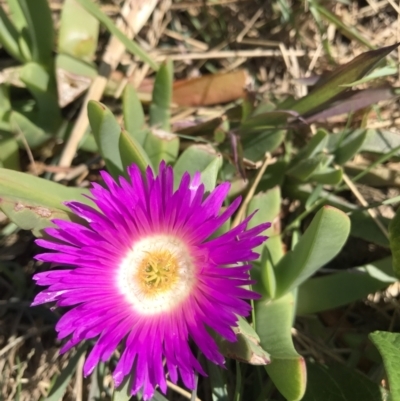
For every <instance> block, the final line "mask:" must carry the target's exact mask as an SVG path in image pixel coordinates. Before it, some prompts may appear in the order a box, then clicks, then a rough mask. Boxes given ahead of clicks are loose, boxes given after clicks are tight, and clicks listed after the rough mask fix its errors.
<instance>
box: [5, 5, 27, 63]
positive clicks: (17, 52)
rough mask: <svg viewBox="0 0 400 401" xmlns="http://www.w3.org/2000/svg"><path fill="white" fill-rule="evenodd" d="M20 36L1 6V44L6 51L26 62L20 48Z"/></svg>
mask: <svg viewBox="0 0 400 401" xmlns="http://www.w3.org/2000/svg"><path fill="white" fill-rule="evenodd" d="M19 38H20V34H19V32H18V31H17V29H16V28H15V26H14V24H13V23H12V22H11V21H10V19H9V18H8V16H7V14H6V13H5V11H4V9H3V7H1V6H0V43H1V44H2V46H3V47H4V49H5V50H6V51H7V52H8V53H9V54H10V55H11V56H12V57H14V58H15V59H17V60H18V61H20V62H22V63H23V62H24V61H26V60H25V58H24V56H23V54H22V52H21V49H20V47H19V43H18V42H19Z"/></svg>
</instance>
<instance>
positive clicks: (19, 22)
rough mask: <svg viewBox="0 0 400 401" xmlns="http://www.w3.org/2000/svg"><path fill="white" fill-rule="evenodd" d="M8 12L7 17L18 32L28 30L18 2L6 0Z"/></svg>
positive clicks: (17, 0) (16, 0)
mask: <svg viewBox="0 0 400 401" xmlns="http://www.w3.org/2000/svg"><path fill="white" fill-rule="evenodd" d="M7 3H8V7H9V8H10V10H9V16H10V19H11V21H12V22H13V24H14V26H15V27H16V28H17V30H18V32H21V31H22V30H23V29H27V28H28V22H27V21H26V18H25V15H24V13H23V11H22V8H21V5H20V1H19V0H7Z"/></svg>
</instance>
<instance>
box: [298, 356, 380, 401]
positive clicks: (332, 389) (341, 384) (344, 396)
mask: <svg viewBox="0 0 400 401" xmlns="http://www.w3.org/2000/svg"><path fill="white" fill-rule="evenodd" d="M307 370H308V383H307V390H306V393H305V394H304V398H303V399H302V401H382V396H381V391H380V388H379V385H378V384H377V383H374V382H373V381H371V380H369V379H368V377H366V376H364V375H363V374H361V373H359V372H358V371H357V370H355V369H350V368H348V367H347V366H346V365H344V364H340V363H337V362H336V363H330V364H329V365H328V366H325V365H318V364H316V363H308V364H307Z"/></svg>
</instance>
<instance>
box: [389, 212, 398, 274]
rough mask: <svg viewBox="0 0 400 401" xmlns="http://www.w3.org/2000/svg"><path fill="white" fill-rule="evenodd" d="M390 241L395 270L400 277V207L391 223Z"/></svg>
mask: <svg viewBox="0 0 400 401" xmlns="http://www.w3.org/2000/svg"><path fill="white" fill-rule="evenodd" d="M389 242H390V249H391V251H392V255H393V270H394V272H395V274H396V276H397V277H400V208H399V209H397V211H396V215H395V216H394V217H393V220H392V221H391V222H390V225H389Z"/></svg>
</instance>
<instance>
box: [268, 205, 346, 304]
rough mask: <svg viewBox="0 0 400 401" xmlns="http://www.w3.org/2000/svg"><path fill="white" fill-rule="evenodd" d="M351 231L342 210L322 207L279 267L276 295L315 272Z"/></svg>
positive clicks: (298, 283)
mask: <svg viewBox="0 0 400 401" xmlns="http://www.w3.org/2000/svg"><path fill="white" fill-rule="evenodd" d="M349 232H350V219H349V218H348V217H347V215H346V214H345V213H343V212H342V211H341V210H338V209H335V208H333V207H330V206H325V207H323V208H322V209H321V210H320V211H319V212H318V213H317V214H316V215H315V217H314V219H313V221H312V222H311V224H310V226H309V227H308V228H307V230H306V232H305V233H304V234H303V236H302V237H301V238H300V240H299V242H298V243H297V244H296V246H295V247H294V249H293V250H292V251H289V252H288V253H287V254H286V255H285V256H284V257H283V258H282V259H281V260H280V262H279V263H278V265H277V267H276V280H277V296H278V297H279V296H281V295H283V294H285V293H286V292H288V291H290V290H291V289H293V288H296V287H298V286H299V285H300V284H301V283H303V282H304V281H305V280H307V279H308V278H309V277H310V276H312V275H313V274H314V273H315V272H316V271H317V270H318V269H319V268H321V267H322V266H323V265H325V264H326V263H328V262H329V261H330V260H331V259H332V258H333V257H335V256H336V255H337V254H338V252H339V251H340V250H341V249H342V247H343V245H344V243H345V242H346V240H347V237H348V235H349Z"/></svg>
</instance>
